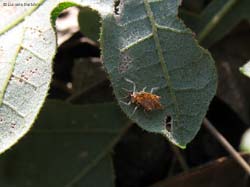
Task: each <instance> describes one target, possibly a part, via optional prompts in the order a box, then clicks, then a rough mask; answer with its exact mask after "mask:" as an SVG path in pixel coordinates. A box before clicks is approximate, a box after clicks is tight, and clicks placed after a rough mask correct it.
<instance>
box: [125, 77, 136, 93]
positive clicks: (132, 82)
mask: <svg viewBox="0 0 250 187" xmlns="http://www.w3.org/2000/svg"><path fill="white" fill-rule="evenodd" d="M124 80H125V81H127V82H129V83H131V84H133V92H135V90H136V85H135V82H134V81H132V80H129V79H127V78H124Z"/></svg>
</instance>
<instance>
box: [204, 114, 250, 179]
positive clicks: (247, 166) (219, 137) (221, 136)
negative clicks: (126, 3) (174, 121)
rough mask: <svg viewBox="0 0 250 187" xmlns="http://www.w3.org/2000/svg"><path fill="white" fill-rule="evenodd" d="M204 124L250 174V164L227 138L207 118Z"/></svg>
mask: <svg viewBox="0 0 250 187" xmlns="http://www.w3.org/2000/svg"><path fill="white" fill-rule="evenodd" d="M203 124H204V126H205V127H206V129H207V130H208V131H209V132H210V133H211V134H212V135H213V136H214V137H215V138H216V139H217V140H218V142H220V144H221V145H222V146H223V147H224V148H225V149H226V150H227V151H228V153H229V154H230V155H231V156H232V157H233V158H234V159H235V160H236V161H237V162H238V164H239V165H240V166H241V167H242V168H243V169H244V170H245V171H246V172H247V174H248V175H250V166H249V165H248V163H247V162H246V161H245V160H244V159H243V158H242V156H241V155H240V154H239V153H238V152H237V151H236V150H235V149H234V148H233V146H232V145H231V144H230V143H229V142H228V141H227V140H226V138H225V137H224V136H223V135H222V134H221V133H220V132H219V131H218V130H217V129H216V128H215V127H214V126H213V125H212V123H211V122H210V121H209V120H208V119H207V118H205V119H204V120H203Z"/></svg>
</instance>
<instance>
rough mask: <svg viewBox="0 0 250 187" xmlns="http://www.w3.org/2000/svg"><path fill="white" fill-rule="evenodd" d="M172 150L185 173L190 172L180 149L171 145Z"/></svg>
mask: <svg viewBox="0 0 250 187" xmlns="http://www.w3.org/2000/svg"><path fill="white" fill-rule="evenodd" d="M171 148H172V151H173V152H174V154H175V156H176V158H177V160H178V162H179V164H180V166H181V168H182V169H183V171H188V170H189V167H188V164H187V162H186V160H185V159H184V158H183V156H182V154H181V152H180V150H179V148H178V147H176V146H175V145H172V144H171Z"/></svg>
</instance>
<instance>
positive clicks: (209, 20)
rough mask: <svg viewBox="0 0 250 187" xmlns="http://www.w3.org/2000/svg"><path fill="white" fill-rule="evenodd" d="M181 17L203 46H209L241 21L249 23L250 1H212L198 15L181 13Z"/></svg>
mask: <svg viewBox="0 0 250 187" xmlns="http://www.w3.org/2000/svg"><path fill="white" fill-rule="evenodd" d="M181 17H182V18H183V19H184V20H185V23H187V24H188V25H189V26H190V27H191V28H192V29H193V30H194V31H195V32H196V33H197V35H198V36H197V38H198V40H199V41H202V44H203V45H205V46H211V45H213V44H214V43H215V42H217V41H218V40H220V39H221V38H222V37H224V36H225V35H226V34H228V33H229V32H230V31H231V30H232V29H233V28H234V27H236V26H237V24H239V23H240V22H241V21H243V20H248V21H250V1H249V0H240V1H239V0H213V1H212V2H211V3H210V4H209V5H208V6H207V7H206V9H205V10H204V11H203V12H202V13H201V14H200V15H196V16H192V15H190V14H186V13H185V12H183V14H181ZM186 21H187V22H186ZM191 21H192V22H191Z"/></svg>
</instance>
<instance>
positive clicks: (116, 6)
mask: <svg viewBox="0 0 250 187" xmlns="http://www.w3.org/2000/svg"><path fill="white" fill-rule="evenodd" d="M119 6H120V0H116V1H115V5H114V13H115V14H116V15H119V10H120V9H119Z"/></svg>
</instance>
